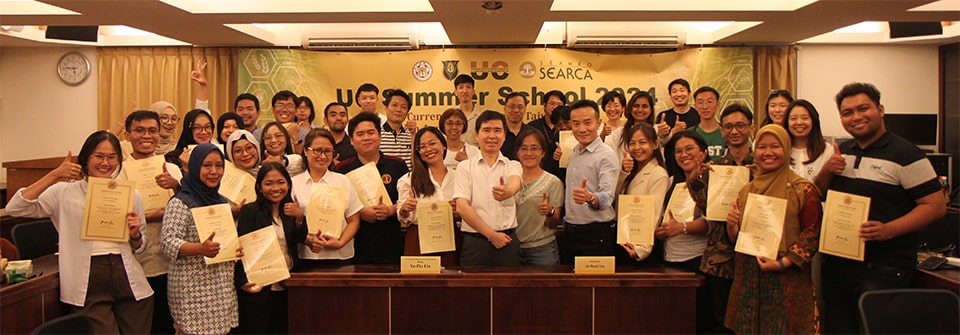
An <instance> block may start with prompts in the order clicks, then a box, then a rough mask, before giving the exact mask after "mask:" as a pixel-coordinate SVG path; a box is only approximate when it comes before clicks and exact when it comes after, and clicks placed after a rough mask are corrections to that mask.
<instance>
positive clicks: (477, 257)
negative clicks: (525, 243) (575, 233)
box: [453, 111, 521, 265]
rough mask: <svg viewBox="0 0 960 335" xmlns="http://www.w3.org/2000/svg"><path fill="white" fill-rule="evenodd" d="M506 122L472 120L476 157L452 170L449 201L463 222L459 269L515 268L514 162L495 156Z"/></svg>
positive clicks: (486, 116)
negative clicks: (485, 267)
mask: <svg viewBox="0 0 960 335" xmlns="http://www.w3.org/2000/svg"><path fill="white" fill-rule="evenodd" d="M506 123H507V122H506V118H505V117H504V116H503V114H500V113H497V112H494V111H484V112H483V113H481V114H480V115H479V116H478V117H477V126H476V127H475V128H474V129H473V130H474V131H476V134H477V143H479V144H480V155H477V156H475V157H471V158H469V159H467V160H465V161H462V162H460V164H459V165H457V176H456V184H455V185H454V191H453V198H454V200H456V201H457V211H458V212H459V213H460V217H462V218H463V222H464V223H465V224H464V225H462V226H461V227H460V229H461V230H462V231H463V248H462V249H461V251H460V265H520V241H519V240H518V239H517V232H516V228H517V208H516V207H517V205H516V202H515V201H514V199H513V196H514V194H516V193H517V191H519V190H520V187H521V179H520V174H521V168H520V163H519V162H517V161H511V160H509V159H507V157H506V156H504V155H503V154H501V153H500V147H501V146H502V145H503V141H504V138H505V137H506V135H505V131H506V130H505V125H506Z"/></svg>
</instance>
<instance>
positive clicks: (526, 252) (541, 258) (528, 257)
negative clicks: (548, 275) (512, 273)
mask: <svg viewBox="0 0 960 335" xmlns="http://www.w3.org/2000/svg"><path fill="white" fill-rule="evenodd" d="M520 263H521V264H523V265H557V264H559V263H560V247H558V246H557V240H553V241H550V243H547V244H544V245H541V246H539V247H533V248H520Z"/></svg>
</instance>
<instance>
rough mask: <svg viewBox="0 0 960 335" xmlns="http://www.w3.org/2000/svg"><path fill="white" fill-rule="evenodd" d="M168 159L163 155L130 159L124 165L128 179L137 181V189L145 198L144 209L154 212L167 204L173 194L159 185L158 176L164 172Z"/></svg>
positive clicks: (124, 171)
mask: <svg viewBox="0 0 960 335" xmlns="http://www.w3.org/2000/svg"><path fill="white" fill-rule="evenodd" d="M164 164H166V161H165V160H164V159H163V156H151V157H150V158H144V159H137V160H133V161H128V162H127V164H126V165H124V166H123V173H124V174H125V175H126V177H127V180H129V181H132V182H134V183H136V185H137V191H140V197H141V198H142V199H143V211H144V212H147V213H149V212H152V211H154V210H157V209H159V208H164V207H166V206H167V201H169V200H170V197H172V196H173V191H172V190H168V189H165V188H163V187H160V185H157V176H158V175H160V174H162V173H163V165H164Z"/></svg>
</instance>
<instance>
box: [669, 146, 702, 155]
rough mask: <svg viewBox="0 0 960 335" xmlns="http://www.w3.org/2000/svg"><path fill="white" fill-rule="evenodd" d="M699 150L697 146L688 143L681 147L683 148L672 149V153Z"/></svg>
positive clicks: (691, 152)
mask: <svg viewBox="0 0 960 335" xmlns="http://www.w3.org/2000/svg"><path fill="white" fill-rule="evenodd" d="M699 150H700V148H697V146H695V145H688V146H686V147H683V148H677V149H676V150H674V151H673V154H674V155H680V154H683V153H687V154H693V153H694V152H697V151H699Z"/></svg>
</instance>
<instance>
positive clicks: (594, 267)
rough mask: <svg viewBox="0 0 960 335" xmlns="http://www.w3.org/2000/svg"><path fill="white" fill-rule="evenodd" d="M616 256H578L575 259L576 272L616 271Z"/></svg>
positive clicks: (574, 269) (574, 267) (574, 268)
mask: <svg viewBox="0 0 960 335" xmlns="http://www.w3.org/2000/svg"><path fill="white" fill-rule="evenodd" d="M616 264H617V262H616V258H615V257H613V256H603V257H576V258H575V259H574V261H573V272H574V273H581V274H582V273H614V272H616V268H617V265H616Z"/></svg>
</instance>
